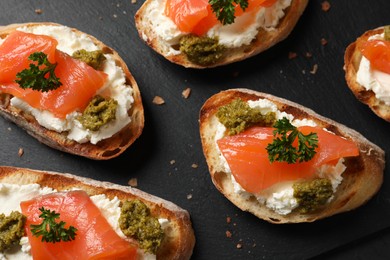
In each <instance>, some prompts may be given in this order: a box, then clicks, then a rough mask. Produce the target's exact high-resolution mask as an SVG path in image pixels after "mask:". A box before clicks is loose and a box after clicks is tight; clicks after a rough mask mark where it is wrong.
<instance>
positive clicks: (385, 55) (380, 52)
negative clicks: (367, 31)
mask: <svg viewBox="0 0 390 260" xmlns="http://www.w3.org/2000/svg"><path fill="white" fill-rule="evenodd" d="M358 48H359V50H360V51H361V53H362V54H363V56H364V57H366V58H367V59H368V60H369V61H370V64H371V66H372V67H373V68H374V69H376V70H379V71H382V72H385V73H387V74H390V41H382V40H370V41H365V42H363V43H360V44H359V46H358Z"/></svg>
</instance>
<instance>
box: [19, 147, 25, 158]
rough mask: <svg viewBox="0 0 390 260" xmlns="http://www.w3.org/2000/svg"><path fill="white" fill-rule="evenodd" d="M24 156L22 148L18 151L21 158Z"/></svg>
mask: <svg viewBox="0 0 390 260" xmlns="http://www.w3.org/2000/svg"><path fill="white" fill-rule="evenodd" d="M23 154H24V150H23V148H21V147H20V148H19V150H18V155H19V157H22V156H23Z"/></svg>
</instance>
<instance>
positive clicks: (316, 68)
mask: <svg viewBox="0 0 390 260" xmlns="http://www.w3.org/2000/svg"><path fill="white" fill-rule="evenodd" d="M317 70H318V65H317V64H314V66H313V69H312V70H311V71H310V73H311V74H316V73H317Z"/></svg>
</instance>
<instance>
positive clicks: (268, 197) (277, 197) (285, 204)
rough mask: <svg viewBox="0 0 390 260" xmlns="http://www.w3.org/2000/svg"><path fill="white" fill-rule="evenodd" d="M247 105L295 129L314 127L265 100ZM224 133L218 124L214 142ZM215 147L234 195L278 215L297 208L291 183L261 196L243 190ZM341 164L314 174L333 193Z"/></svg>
mask: <svg viewBox="0 0 390 260" xmlns="http://www.w3.org/2000/svg"><path fill="white" fill-rule="evenodd" d="M248 104H249V106H250V107H251V108H258V109H260V111H261V113H262V114H266V113H268V112H274V113H275V117H276V120H279V119H282V118H283V117H286V118H287V119H289V120H290V122H291V124H293V125H294V126H296V127H299V126H316V123H315V122H314V121H313V120H310V119H294V116H293V115H291V114H288V113H286V112H282V111H280V110H278V108H277V106H276V104H274V103H273V102H271V101H270V100H267V99H259V100H256V101H248ZM225 131H226V128H225V126H224V125H223V124H221V123H218V126H217V130H216V134H215V142H216V141H217V140H219V139H221V138H222V137H223V136H224V133H225ZM216 147H217V150H218V153H219V159H220V161H221V164H222V170H223V171H224V172H225V173H227V174H229V175H230V180H231V182H232V185H233V190H234V192H235V193H236V194H239V195H240V196H243V197H244V198H246V199H249V198H250V197H251V196H255V197H256V199H257V200H258V201H259V203H261V204H264V205H265V206H266V207H268V208H270V209H272V210H273V211H275V212H276V213H278V214H280V215H287V214H289V213H291V212H292V211H293V210H294V209H295V208H297V207H298V206H299V204H298V202H297V200H296V199H295V198H294V190H293V188H292V185H293V182H283V183H278V184H275V185H273V186H271V187H270V188H268V189H267V190H266V191H264V192H262V194H252V193H249V192H247V191H246V190H244V189H243V188H242V187H241V185H240V184H239V183H238V182H237V181H236V180H235V178H234V176H233V175H232V172H231V170H230V167H229V164H228V163H227V161H226V159H225V157H224V156H223V155H222V153H221V151H220V150H219V148H218V145H217V144H216ZM343 162H344V159H342V158H341V159H340V160H339V161H338V163H337V164H336V165H335V166H330V165H323V166H321V167H319V168H318V169H317V172H316V175H317V176H318V177H319V178H328V179H329V180H330V181H331V183H332V188H333V191H334V192H335V191H336V189H337V187H338V185H339V184H340V183H341V181H342V179H343V178H342V176H341V175H342V173H343V172H344V171H345V169H346V167H345V165H344V164H343ZM331 199H332V198H330V199H329V201H330V200H331Z"/></svg>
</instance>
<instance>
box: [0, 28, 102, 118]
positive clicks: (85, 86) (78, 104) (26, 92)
mask: <svg viewBox="0 0 390 260" xmlns="http://www.w3.org/2000/svg"><path fill="white" fill-rule="evenodd" d="M15 35H16V36H15ZM15 35H14V33H13V34H10V36H8V38H7V39H6V40H5V42H4V43H3V44H2V45H0V54H2V53H7V51H8V50H9V49H8V48H9V45H12V46H14V49H15V50H14V51H13V52H12V53H13V54H12V55H5V56H1V57H0V66H2V64H3V63H4V64H6V66H5V68H6V69H4V70H1V69H0V91H2V92H5V93H9V94H11V95H13V96H16V97H18V98H21V99H23V100H24V101H25V102H27V103H28V104H29V105H30V106H32V107H34V108H38V109H41V110H47V111H49V112H51V113H53V114H54V116H56V117H58V118H65V117H66V115H67V114H69V113H71V112H73V111H80V112H82V111H83V110H84V109H85V107H86V106H87V105H88V102H89V101H90V100H91V99H92V98H93V97H94V96H95V94H96V91H97V90H98V89H100V88H101V87H102V86H103V85H104V83H105V81H106V79H107V74H106V73H104V72H102V71H97V70H95V69H93V68H92V67H90V66H88V65H87V64H86V63H84V62H82V61H79V60H76V59H73V58H72V57H70V56H69V55H67V54H66V53H64V52H61V51H59V50H56V46H57V41H56V40H55V39H52V38H51V37H47V36H43V35H35V34H30V33H23V32H18V31H17V32H16V34H15ZM16 41H17V42H16ZM15 46H17V47H16V48H15ZM47 46H50V48H48V47H47ZM38 51H42V52H44V53H46V54H47V55H48V58H49V60H50V62H51V63H55V62H56V63H57V67H56V69H55V71H54V72H55V74H56V76H57V77H58V78H59V79H60V81H61V83H62V86H60V87H59V88H57V89H55V90H51V91H48V92H40V91H36V90H31V89H22V88H21V87H19V85H18V84H16V83H15V82H14V81H15V79H16V74H17V73H18V72H20V71H22V70H23V69H26V68H28V67H29V64H30V61H29V60H28V56H29V55H30V54H32V53H34V52H38ZM18 53H19V54H18ZM13 63H15V64H18V65H17V66H16V65H15V66H11V65H7V64H13ZM7 68H10V69H7ZM11 68H12V70H11ZM9 75H11V76H12V77H11V76H9Z"/></svg>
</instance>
